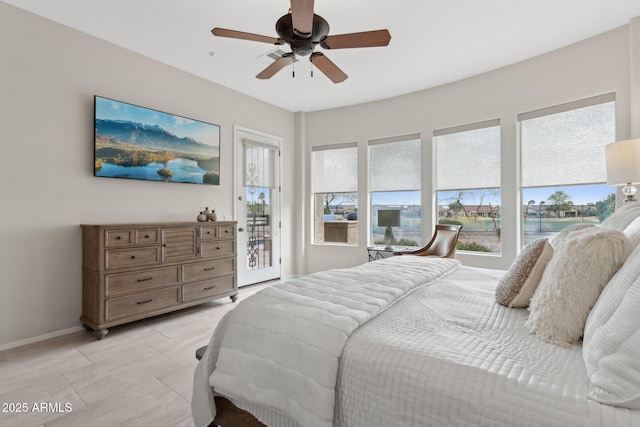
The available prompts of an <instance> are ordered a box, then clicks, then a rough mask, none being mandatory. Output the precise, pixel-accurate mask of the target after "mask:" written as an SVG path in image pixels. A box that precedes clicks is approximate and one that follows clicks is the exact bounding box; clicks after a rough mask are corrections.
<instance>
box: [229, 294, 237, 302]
mask: <svg viewBox="0 0 640 427" xmlns="http://www.w3.org/2000/svg"><path fill="white" fill-rule="evenodd" d="M229 298H231V302H236V300H237V299H238V295H231V296H230V297H229Z"/></svg>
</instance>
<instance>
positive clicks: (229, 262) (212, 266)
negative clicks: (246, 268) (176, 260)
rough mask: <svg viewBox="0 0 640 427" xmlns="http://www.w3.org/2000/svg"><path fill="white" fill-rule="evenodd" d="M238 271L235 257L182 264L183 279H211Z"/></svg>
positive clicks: (187, 280)
mask: <svg viewBox="0 0 640 427" xmlns="http://www.w3.org/2000/svg"><path fill="white" fill-rule="evenodd" d="M234 271H236V260H235V258H226V259H217V260H211V261H203V262H196V263H193V264H183V265H182V281H183V282H194V281H196V280H204V279H210V278H214V277H218V276H222V275H225V274H231V273H233V272H234Z"/></svg>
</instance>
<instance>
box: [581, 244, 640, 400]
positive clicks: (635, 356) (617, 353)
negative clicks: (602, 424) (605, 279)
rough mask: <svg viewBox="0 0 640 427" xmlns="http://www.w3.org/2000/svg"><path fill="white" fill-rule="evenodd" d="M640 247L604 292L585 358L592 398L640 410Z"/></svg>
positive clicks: (587, 334) (590, 322) (589, 327)
mask: <svg viewBox="0 0 640 427" xmlns="http://www.w3.org/2000/svg"><path fill="white" fill-rule="evenodd" d="M639 307H640V247H636V249H635V250H634V251H633V253H632V254H631V255H630V256H629V258H628V259H627V261H626V262H625V263H624V265H623V266H622V268H621V269H620V271H618V273H617V274H616V275H615V276H614V277H613V278H612V279H611V281H610V282H609V284H608V285H607V287H606V288H605V289H604V290H603V291H602V294H601V295H600V298H598V301H597V302H596V305H595V306H594V307H593V310H592V311H591V313H590V314H589V317H588V318H587V323H586V325H585V331H584V343H583V347H582V357H583V359H584V362H585V365H586V368H587V375H588V376H589V380H590V388H589V394H588V396H587V397H588V398H590V399H593V400H595V401H598V402H600V403H605V404H609V405H615V406H623V407H626V408H632V409H640V316H638V310H639Z"/></svg>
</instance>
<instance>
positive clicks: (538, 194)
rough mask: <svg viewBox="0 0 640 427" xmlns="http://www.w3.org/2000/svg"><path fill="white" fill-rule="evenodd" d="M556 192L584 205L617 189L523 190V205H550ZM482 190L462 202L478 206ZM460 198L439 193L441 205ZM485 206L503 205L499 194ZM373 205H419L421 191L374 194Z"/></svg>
mask: <svg viewBox="0 0 640 427" xmlns="http://www.w3.org/2000/svg"><path fill="white" fill-rule="evenodd" d="M556 191H564V192H565V193H567V194H568V195H569V200H571V201H572V202H573V204H574V205H582V204H588V203H596V202H599V201H600V200H605V199H606V198H607V196H608V195H609V194H611V193H615V192H616V187H613V186H609V185H574V186H559V187H544V188H527V189H523V194H522V203H523V204H527V202H529V200H534V201H535V204H536V205H537V204H539V203H540V202H541V201H543V202H545V203H546V204H547V203H548V199H549V196H550V195H551V194H553V193H555V192H556ZM480 195H481V190H475V191H473V190H468V191H465V194H464V196H463V199H462V202H463V203H464V204H467V205H476V204H478V203H480ZM457 196H458V192H457V191H443V192H439V197H438V198H439V203H440V204H449V203H451V202H453V201H455V199H456V198H457ZM482 203H483V204H487V203H491V204H494V205H499V204H501V201H500V197H499V193H497V194H493V195H492V194H489V195H486V194H485V197H484V199H483V201H482ZM372 204H374V205H387V206H403V205H419V204H420V192H419V191H393V192H384V193H373V194H372Z"/></svg>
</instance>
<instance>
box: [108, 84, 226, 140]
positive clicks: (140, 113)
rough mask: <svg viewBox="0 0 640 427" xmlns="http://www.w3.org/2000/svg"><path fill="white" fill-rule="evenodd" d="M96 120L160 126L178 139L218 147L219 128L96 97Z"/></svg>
mask: <svg viewBox="0 0 640 427" xmlns="http://www.w3.org/2000/svg"><path fill="white" fill-rule="evenodd" d="M96 118H98V119H111V120H129V121H132V122H137V123H144V124H146V125H160V126H162V127H163V128H165V129H167V130H169V131H171V132H173V133H174V134H175V135H176V136H178V137H181V138H182V137H186V136H190V137H191V138H193V139H195V140H196V141H198V142H201V143H203V144H207V145H212V146H214V147H220V127H219V126H218V125H214V124H211V123H205V122H201V121H198V120H191V119H187V118H185V117H180V116H175V115H173V114H168V113H163V112H161V111H156V110H151V109H148V108H143V107H138V106H136V105H131V104H126V103H124V102H119V101H114V100H111V99H107V98H102V97H99V96H96Z"/></svg>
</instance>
